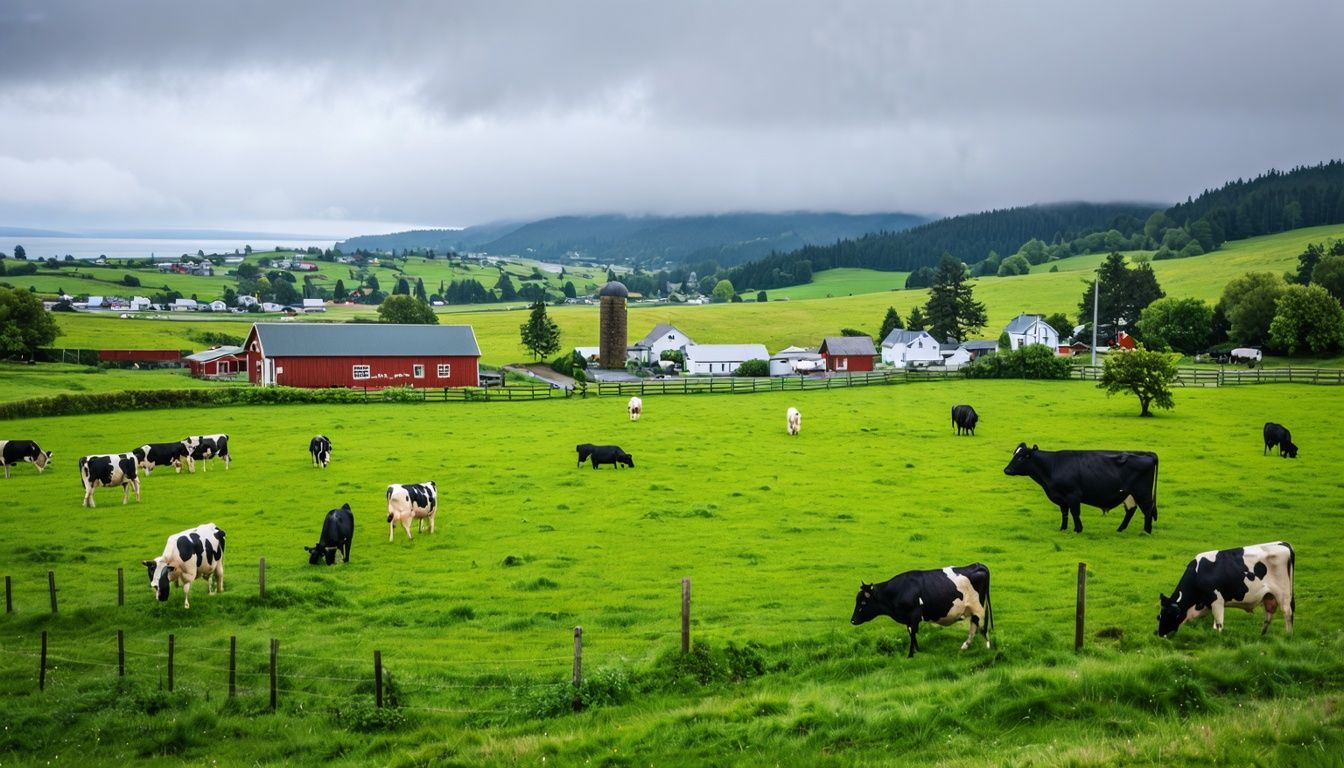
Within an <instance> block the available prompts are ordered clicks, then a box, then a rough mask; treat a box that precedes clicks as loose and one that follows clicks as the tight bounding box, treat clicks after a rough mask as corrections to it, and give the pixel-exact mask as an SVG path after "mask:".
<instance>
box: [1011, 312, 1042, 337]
mask: <svg viewBox="0 0 1344 768" xmlns="http://www.w3.org/2000/svg"><path fill="white" fill-rule="evenodd" d="M1038 322H1045V316H1044V315H1028V314H1026V313H1023V314H1020V315H1018V316H1017V317H1014V318H1013V319H1012V320H1009V321H1008V325H1006V326H1004V328H1003V332H1004V333H1026V332H1027V329H1028V328H1031V326H1033V325H1035V324H1036V323H1038Z"/></svg>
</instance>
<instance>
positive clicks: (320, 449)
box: [308, 435, 331, 468]
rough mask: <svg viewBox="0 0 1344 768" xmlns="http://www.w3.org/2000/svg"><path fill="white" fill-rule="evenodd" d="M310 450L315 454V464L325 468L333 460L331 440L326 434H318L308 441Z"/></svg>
mask: <svg viewBox="0 0 1344 768" xmlns="http://www.w3.org/2000/svg"><path fill="white" fill-rule="evenodd" d="M308 452H309V453H311V454H312V455H313V464H315V465H317V466H319V467H323V468H325V467H326V466H327V462H329V461H331V441H330V440H328V439H327V436H326V435H318V436H317V437H314V438H313V439H312V440H309V441H308Z"/></svg>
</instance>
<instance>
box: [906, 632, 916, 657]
mask: <svg viewBox="0 0 1344 768" xmlns="http://www.w3.org/2000/svg"><path fill="white" fill-rule="evenodd" d="M906 629H907V630H909V631H910V652H909V653H907V654H906V655H905V658H907V659H913V658H915V651H918V650H919V641H918V640H916V639H915V635H916V634H918V633H919V625H918V624H911V625H909V626H908V627H906Z"/></svg>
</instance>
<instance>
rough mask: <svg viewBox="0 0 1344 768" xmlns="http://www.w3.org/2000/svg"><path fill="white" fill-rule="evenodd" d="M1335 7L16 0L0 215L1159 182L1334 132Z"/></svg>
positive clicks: (248, 217) (1031, 192) (522, 208)
mask: <svg viewBox="0 0 1344 768" xmlns="http://www.w3.org/2000/svg"><path fill="white" fill-rule="evenodd" d="M1342 9H1344V4H1340V3H1337V2H1333V0H1321V1H1318V2H1300V3H1287V4H1265V3H1259V2H1254V3H1253V2H1207V1H1205V2H1190V3H1164V2H1155V1H1152V0H1148V1H1145V2H1126V3H1108V4H1099V3H1078V2H1063V1H1059V0H1053V1H1049V2H1029V1H1027V0H1022V1H1020V2H925V3H911V2H836V3H786V2H764V1H760V2H730V3H725V2H683V3H651V2H649V3H631V2H586V1H585V2H570V3H557V2H540V1H538V2H480V3H464V2H453V3H449V2H381V3H355V2H283V3H275V2H259V1H248V2H230V3H184V2H180V1H179V2H148V1H139V2H137V1H135V0H132V1H130V2H118V3H103V2H96V1H93V0H89V1H87V2H61V1H59V0H58V1H57V2H42V1H36V0H34V1H24V0H18V1H15V0H11V1H10V2H6V3H4V4H0V111H2V112H3V113H4V114H6V116H7V118H6V120H5V121H3V122H0V170H3V171H5V175H6V176H7V177H8V178H9V179H10V180H11V181H10V182H7V183H5V184H3V185H0V186H3V187H4V189H3V190H0V224H4V223H8V224H15V225H23V224H43V223H58V222H79V221H95V220H96V223H99V224H104V223H106V222H107V221H110V220H118V221H128V220H134V221H136V222H137V223H144V224H149V223H155V222H164V223H170V222H171V223H182V222H188V221H190V222H206V221H208V222H210V223H212V224H219V223H227V222H230V221H249V222H264V221H268V220H275V221H279V220H287V221H295V220H321V219H324V218H325V219H332V220H344V219H351V220H378V221H399V222H422V223H425V224H434V225H451V224H465V223H472V222H478V221H483V220H486V219H492V218H505V217H517V216H532V215H546V214H551V213H583V212H597V211H616V212H631V213H638V212H665V213H690V212H713V211H723V210H795V209H814V210H821V209H828V210H847V211H875V210H909V211H916V212H926V213H959V212H964V211H968V210H977V209H981V208H987V207H998V206H1005V205H1017V204H1029V203H1032V202H1041V201H1050V200H1060V199H1080V198H1081V199H1094V200H1113V199H1130V200H1136V199H1142V200H1153V201H1165V200H1173V199H1183V198H1184V197H1185V196H1186V195H1188V194H1194V193H1198V191H1199V190H1200V189H1202V188H1204V187H1208V186H1214V185H1217V184H1219V183H1221V182H1222V181H1224V180H1226V179H1228V178H1235V177H1237V176H1247V175H1253V174H1255V173H1257V172H1259V171H1262V170H1265V169H1267V168H1269V167H1271V166H1277V167H1287V166H1292V165H1296V164H1302V163H1315V162H1319V161H1323V160H1326V159H1330V158H1331V157H1337V156H1340V155H1341V154H1344V153H1342V152H1341V151H1340V142H1339V138H1338V136H1339V135H1341V132H1340V131H1339V130H1338V126H1340V125H1341V124H1344V121H1342V120H1341V118H1344V98H1341V97H1342V96H1344V93H1342V91H1344V85H1341V83H1342V82H1344V81H1341V79H1340V78H1339V77H1338V66H1337V63H1336V56H1335V53H1334V51H1335V49H1336V48H1335V46H1336V41H1335V38H1336V37H1337V36H1338V31H1339V30H1340V29H1344V10H1342ZM81 180H82V181H81ZM16 182H17V183H16Z"/></svg>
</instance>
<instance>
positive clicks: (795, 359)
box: [770, 347, 826, 376]
mask: <svg viewBox="0 0 1344 768" xmlns="http://www.w3.org/2000/svg"><path fill="white" fill-rule="evenodd" d="M824 370H826V359H825V358H823V357H822V356H821V353H820V352H818V351H817V350H815V349H807V348H804V347H785V348H783V349H781V350H779V351H778V352H776V353H775V354H773V355H771V356H770V375H771V376H795V375H801V374H807V373H820V372H821V371H824Z"/></svg>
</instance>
